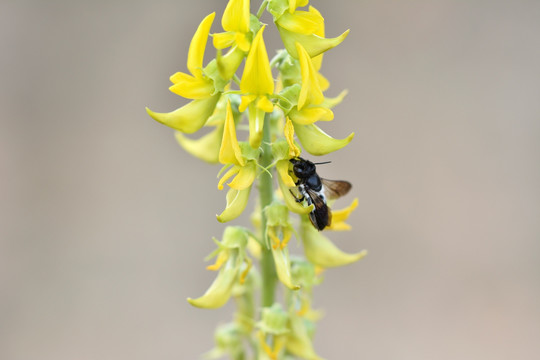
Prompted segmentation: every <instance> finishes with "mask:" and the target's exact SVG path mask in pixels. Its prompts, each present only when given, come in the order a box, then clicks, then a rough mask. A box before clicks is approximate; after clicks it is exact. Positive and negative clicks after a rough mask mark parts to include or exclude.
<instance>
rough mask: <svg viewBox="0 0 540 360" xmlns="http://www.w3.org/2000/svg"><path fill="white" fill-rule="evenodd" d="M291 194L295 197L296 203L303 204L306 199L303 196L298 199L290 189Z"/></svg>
mask: <svg viewBox="0 0 540 360" xmlns="http://www.w3.org/2000/svg"><path fill="white" fill-rule="evenodd" d="M289 192H290V193H291V195H292V196H293V197H294V199H295V200H296V202H297V203H301V202H302V201H304V200H305V197H304V196H303V195H302V197H301V198H298V197H296V195H295V194H294V193H293V192H292V190H291V189H289Z"/></svg>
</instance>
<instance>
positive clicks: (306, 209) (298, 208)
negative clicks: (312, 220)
mask: <svg viewBox="0 0 540 360" xmlns="http://www.w3.org/2000/svg"><path fill="white" fill-rule="evenodd" d="M289 178H290V176H289ZM278 184H279V189H280V190H281V194H282V195H283V200H284V201H285V205H287V207H288V208H289V210H291V211H292V212H294V213H296V214H302V215H307V214H309V213H310V212H311V211H312V210H313V208H314V206H313V204H311V205H309V206H304V205H302V204H301V203H299V202H297V201H296V198H295V197H294V196H293V194H291V192H290V190H289V187H287V185H285V184H284V183H283V181H282V180H281V176H280V177H278Z"/></svg>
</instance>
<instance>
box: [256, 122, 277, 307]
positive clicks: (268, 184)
mask: <svg viewBox="0 0 540 360" xmlns="http://www.w3.org/2000/svg"><path fill="white" fill-rule="evenodd" d="M269 115H270V114H266V115H265V117H264V128H263V141H262V150H263V153H262V157H261V166H262V167H265V168H266V167H268V166H269V165H270V164H271V163H272V149H271V147H270V142H271V139H270V116H269ZM273 192H274V191H273V188H272V176H271V175H270V174H269V173H268V172H263V173H262V174H261V175H260V179H259V194H260V200H261V219H262V221H261V228H262V232H263V234H265V233H266V230H265V229H266V215H265V213H264V208H265V207H266V206H268V205H270V203H271V202H272V198H273ZM261 238H262V256H261V275H262V296H261V301H262V306H263V307H268V306H271V305H272V304H273V303H274V293H275V287H276V268H275V265H274V258H273V257H272V250H270V249H269V248H267V246H266V244H268V242H267V240H266V239H265V238H263V237H261Z"/></svg>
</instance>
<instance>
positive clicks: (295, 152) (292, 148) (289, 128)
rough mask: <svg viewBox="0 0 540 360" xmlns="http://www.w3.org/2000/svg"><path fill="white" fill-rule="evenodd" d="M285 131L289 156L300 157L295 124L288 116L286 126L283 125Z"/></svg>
mask: <svg viewBox="0 0 540 360" xmlns="http://www.w3.org/2000/svg"><path fill="white" fill-rule="evenodd" d="M283 133H284V134H285V139H286V140H287V144H289V157H290V158H296V157H299V156H300V149H299V148H298V146H296V144H295V143H294V126H293V124H292V121H291V119H289V118H288V117H287V121H286V122H285V126H284V127H283ZM286 182H287V181H286ZM291 186H294V185H291Z"/></svg>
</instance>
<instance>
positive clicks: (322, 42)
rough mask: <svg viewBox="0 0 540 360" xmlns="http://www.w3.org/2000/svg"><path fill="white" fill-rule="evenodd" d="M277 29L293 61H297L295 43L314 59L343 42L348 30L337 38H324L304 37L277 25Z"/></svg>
mask: <svg viewBox="0 0 540 360" xmlns="http://www.w3.org/2000/svg"><path fill="white" fill-rule="evenodd" d="M277 28H278V30H279V34H280V35H281V40H282V41H283V45H285V49H287V51H288V52H289V54H290V55H291V56H292V57H294V58H295V59H298V52H297V51H296V45H295V44H296V43H297V42H298V43H300V44H302V46H303V47H304V48H305V49H306V51H307V52H308V54H309V56H310V57H314V56H317V55H319V54H322V53H323V52H325V51H328V50H330V49H332V48H334V47H336V46H338V45H339V44H341V43H342V42H343V40H345V38H346V37H347V35H349V30H347V31H345V32H344V33H343V34H341V35H340V36H338V37H335V38H324V37H320V36H317V35H313V34H312V35H304V34H299V33H295V32H292V31H289V30H287V29H285V28H283V27H281V26H279V25H277Z"/></svg>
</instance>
